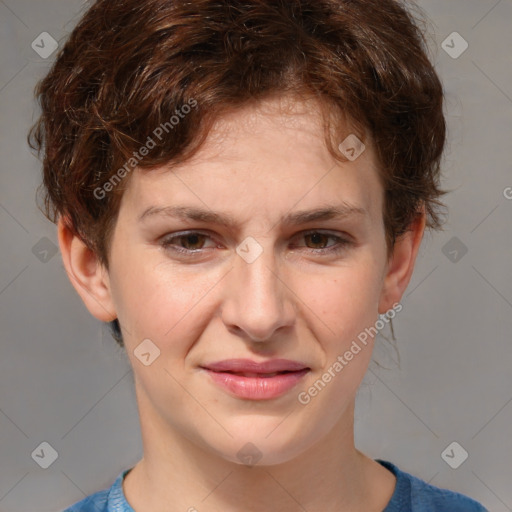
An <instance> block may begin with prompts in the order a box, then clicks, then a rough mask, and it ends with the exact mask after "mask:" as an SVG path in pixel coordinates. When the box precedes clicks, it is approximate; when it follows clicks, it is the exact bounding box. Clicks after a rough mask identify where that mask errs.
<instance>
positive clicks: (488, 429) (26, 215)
mask: <svg viewBox="0 0 512 512" xmlns="http://www.w3.org/2000/svg"><path fill="white" fill-rule="evenodd" d="M420 5H421V6H422V7H423V8H424V9H425V11H426V13H427V14H428V16H429V17H430V19H431V22H432V25H431V32H432V52H433V58H434V60H435V62H436V65H437V69H438V70H439V73H440V75H441V77H442V80H443V82H444V86H445V90H446V98H447V104H446V113H447V119H448V123H449V144H448V148H447V153H446V157H445V162H444V173H445V181H444V186H445V188H449V189H453V192H452V193H451V194H449V195H448V196H446V202H447V204H448V207H449V218H448V222H447V224H446V226H445V230H444V232H440V233H437V234H436V233H434V234H433V235H432V236H430V235H428V236H426V238H425V239H424V241H423V244H422V248H421V251H420V255H419V259H418V263H417V267H416V271H415V274H414V276H413V278H412V281H411V283H410V285H409V287H408V289H407V291H406V293H405V295H404V298H403V301H402V303H403V306H404V308H403V310H402V311H401V312H400V313H399V314H398V316H397V317H396V320H395V323H394V325H395V332H396V335H397V339H398V341H397V347H398V350H399V352H400V356H401V364H400V366H398V364H397V363H396V362H395V359H396V354H395V352H394V351H393V349H392V348H391V346H390V345H389V344H388V343H387V342H386V340H384V339H383V338H382V337H379V340H380V341H379V344H378V348H377V349H376V353H375V359H376V360H377V361H378V362H380V364H381V365H384V366H386V368H387V369H381V368H379V367H378V366H377V365H376V364H374V363H372V364H371V367H370V370H369V372H368V374H367V376H366V377H365V381H364V383H363V385H362V387H361V389H360V392H359V395H358V404H357V410H356V443H357V446H358V448H359V449H361V450H362V451H364V452H365V453H367V454H368V455H369V456H371V457H373V458H382V459H387V460H390V461H392V462H394V463H395V464H397V465H398V466H399V467H400V468H401V469H403V470H405V471H408V472H411V473H413V474H415V475H416V476H418V477H420V478H422V479H424V480H427V481H429V482H431V483H432V484H434V485H437V486H439V487H447V488H450V489H453V490H456V491H459V492H462V493H464V494H467V495H469V496H472V497H474V498H475V499H477V500H479V501H481V502H482V503H483V504H484V505H485V506H486V507H488V508H489V510H491V511H493V512H502V511H510V510H512V486H511V485H510V484H511V483H512V463H511V457H512V437H511V434H510V433H511V428H510V425H511V423H512V403H511V402H512V370H511V363H512V348H511V344H510V341H511V338H512V270H511V263H512V258H511V255H512V243H511V240H512V227H511V220H512V200H511V199H507V197H506V196H508V197H509V198H512V189H510V188H507V187H512V172H511V171H512V149H511V148H512V139H511V128H512V60H511V55H512V53H511V49H512V35H511V34H512V30H511V28H512V26H511V25H512V0H500V1H497V0H448V1H447V0H424V1H422V2H420ZM84 6H85V4H84V3H83V2H80V1H78V0H68V1H63V0H37V1H36V0H0V45H1V46H0V130H1V138H0V154H1V160H0V162H1V175H0V176H1V178H0V179H1V186H0V225H1V240H2V242H1V257H0V308H1V309H0V322H1V324H0V325H1V331H0V333H1V334H0V335H1V338H0V343H1V345H0V348H1V353H0V511H2V512H21V511H22V512H34V511H38V512H45V511H57V510H61V509H63V508H64V507H65V506H67V505H70V504H71V503H73V502H75V501H77V500H79V499H81V498H83V497H84V496H85V495H88V494H90V493H92V492H94V491H97V490H100V489H103V488H106V487H108V486H110V485H111V484H112V483H113V480H114V478H115V477H116V476H117V474H118V473H119V472H120V471H121V470H122V469H124V468H128V467H131V466H133V465H134V464H135V463H136V462H137V461H138V460H139V458H140V457H141V456H142V448H141V441H140V430H139V423H138V416H137V409H136V403H135V394H134V389H133V383H132V374H131V370H130V367H129V364H128V360H127V358H126V356H125V354H124V352H123V351H122V350H121V349H119V348H118V347H117V346H116V344H115V342H114V340H113V339H111V338H110V335H109V333H108V332H107V331H106V329H105V328H104V327H102V326H101V325H100V324H99V323H98V322H97V321H96V320H95V319H94V318H93V317H91V316H90V315H89V313H88V312H87V310H86V309H85V307H84V306H83V304H82V302H81V300H80V299H79V297H78V295H77V294H76V293H75V291H74V289H73V288H72V286H71V284H70V283H69V282H68V280H67V277H66V275H65V272H64V269H63V266H62V262H61V259H60V256H59V254H58V253H57V254H54V253H53V252H52V249H55V248H56V247H55V246H56V244H57V238H56V229H55V227H54V226H53V225H52V224H51V223H50V222H48V221H47V220H46V219H45V218H44V217H43V216H42V214H41V213H40V212H39V210H38V209H37V207H36V205H35V189H36V187H37V185H38V184H39V182H40V164H39V162H38V161H37V160H36V159H35V158H34V156H33V155H32V154H31V153H30V151H29V149H28V147H27V145H26V142H25V138H26V133H27V130H28V128H29V126H30V124H31V123H32V122H33V121H34V120H35V117H36V115H37V111H36V109H35V106H34V101H33V99H32V98H33V95H32V92H33V87H34V85H35V83H36V81H37V79H38V78H40V77H41V76H43V74H44V73H45V71H46V70H47V69H48V66H49V64H50V62H51V60H52V57H53V56H50V57H49V58H46V59H44V58H42V57H40V56H39V55H38V54H37V53H36V52H35V51H34V50H33V49H32V47H31V43H32V41H34V40H36V38H38V36H39V34H41V33H42V32H43V31H46V32H49V33H50V34H51V35H52V36H53V37H54V38H55V39H56V40H58V41H62V39H63V38H64V37H65V36H66V34H67V33H69V31H70V30H71V29H72V27H73V26H74V24H75V23H76V21H77V19H78V17H79V15H80V10H81V9H82V8H84ZM454 31H456V32H458V33H459V34H460V35H461V36H462V37H463V38H464V39H465V40H466V41H467V42H468V44H469V47H468V49H467V50H466V51H465V52H464V53H463V54H462V55H460V56H459V57H458V58H452V57H450V56H449V55H448V54H447V53H446V51H445V50H444V49H443V46H442V43H443V41H444V40H445V39H446V38H447V37H448V36H449V35H450V34H451V33H452V32H454ZM452 41H453V42H452ZM447 44H449V45H450V46H454V49H455V50H457V49H458V48H460V44H459V42H457V41H456V40H453V38H452V39H448V42H447ZM454 237H456V238H455V239H454ZM464 247H465V248H467V253H465V254H464ZM45 251H46V252H45ZM384 334H385V335H388V336H389V330H388V331H385V332H384ZM453 441H456V442H457V443H459V444H460V445H461V446H462V447H463V448H464V449H465V450H466V451H467V452H468V454H469V457H468V458H467V460H465V462H464V463H463V464H461V465H460V466H459V467H458V468H457V469H452V468H451V467H450V466H449V465H448V464H447V463H446V462H445V460H443V458H442V456H441V454H442V452H443V451H444V450H445V448H446V447H447V446H448V445H450V443H452V442H453ZM42 442H47V443H49V444H50V445H51V446H52V447H53V448H54V449H55V450H56V451H57V452H58V458H57V459H56V460H55V462H54V463H53V464H51V465H50V466H49V467H48V468H47V469H43V468H41V467H40V466H39V465H38V464H37V463H36V462H35V460H34V459H33V458H32V456H31V454H32V453H33V452H34V450H36V448H38V447H39V445H40V444H41V443H42ZM39 451H40V449H39ZM48 453H49V452H48V450H46V454H48ZM460 453H461V450H460V448H458V447H456V449H455V450H454V451H453V452H449V455H450V456H451V459H450V460H452V461H457V460H459V457H460ZM45 456H48V455H45Z"/></svg>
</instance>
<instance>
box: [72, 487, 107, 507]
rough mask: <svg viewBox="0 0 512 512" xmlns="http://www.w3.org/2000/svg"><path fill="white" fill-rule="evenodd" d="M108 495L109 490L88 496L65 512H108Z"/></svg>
mask: <svg viewBox="0 0 512 512" xmlns="http://www.w3.org/2000/svg"><path fill="white" fill-rule="evenodd" d="M108 494H109V491H108V490H104V491H99V492H96V493H94V494H91V495H90V496H87V498H84V499H83V500H81V501H78V502H77V503H75V504H74V505H71V507H69V508H67V509H66V510H64V512H87V511H89V510H91V511H92V510H94V512H107V511H108V508H107V503H108Z"/></svg>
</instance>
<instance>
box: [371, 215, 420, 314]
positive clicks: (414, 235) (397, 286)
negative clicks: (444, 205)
mask: <svg viewBox="0 0 512 512" xmlns="http://www.w3.org/2000/svg"><path fill="white" fill-rule="evenodd" d="M425 224H426V214H425V209H424V208H423V209H422V210H421V212H420V213H419V214H418V215H417V217H416V219H415V220H414V221H413V222H412V223H411V225H410V227H409V230H408V231H407V232H406V233H404V234H403V235H402V236H400V237H399V238H398V239H397V240H396V242H395V246H394V248H393V253H392V255H391V257H390V259H389V262H388V267H387V273H386V276H385V278H384V282H383V287H382V292H381V297H380V301H379V314H383V313H385V312H386V311H389V310H390V309H391V308H392V307H393V305H394V304H395V303H398V302H400V300H401V299H402V295H403V294H404V292H405V290H406V288H407V286H408V284H409V281H410V280H411V276H412V273H413V270H414V265H415V262H416V256H417V255H418V251H419V248H420V245H421V241H422V239H423V233H424V231H425Z"/></svg>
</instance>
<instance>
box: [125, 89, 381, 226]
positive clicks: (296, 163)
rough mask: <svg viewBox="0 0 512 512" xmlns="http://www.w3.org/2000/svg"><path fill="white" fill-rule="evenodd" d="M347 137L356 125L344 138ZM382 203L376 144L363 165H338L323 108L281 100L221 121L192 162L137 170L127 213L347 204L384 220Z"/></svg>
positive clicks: (279, 213) (359, 162)
mask: <svg viewBox="0 0 512 512" xmlns="http://www.w3.org/2000/svg"><path fill="white" fill-rule="evenodd" d="M347 134H350V127H349V126H346V127H345V130H344V133H343V134H342V135H340V138H341V137H346V136H347ZM334 142H335V141H334ZM341 142H342V140H340V143H341ZM382 196H383V191H382V189H381V185H380V180H379V177H378V170H377V167H376V164H375V155H374V151H373V149H372V147H371V142H370V141H368V143H367V144H366V149H365V150H364V152H363V153H362V154H361V155H360V156H359V157H358V158H357V159H356V160H355V161H345V162H342V161H337V160H336V159H334V158H333V156H332V155H331V154H330V153H329V151H328V149H327V146H326V140H325V132H324V119H323V117H322V115H321V111H320V108H319V105H318V103H316V102H315V101H297V100H293V99H289V98H276V99H273V100H267V101H265V102H262V103H260V104H257V105H251V106H246V107H243V108H240V109H237V110H236V111H232V112H230V113H228V114H225V115H223V116H221V117H219V118H218V119H217V120H216V122H215V123H214V125H213V127H212V129H211V131H210V132H209V134H208V137H207V138H206V140H205V142H204V144H203V145H202V147H201V148H200V149H199V151H198V152H197V153H196V154H195V155H194V156H193V157H192V158H191V159H189V160H187V161H186V162H182V163H180V164H179V165H174V166H173V165H172V164H171V165H165V166H162V167H161V168H158V169H153V170H151V171H147V170H141V169H136V170H135V172H134V174H133V176H132V179H131V180H130V184H129V186H128V187H127V190H126V192H125V194H124V197H123V201H122V205H121V207H123V203H125V205H130V206H131V207H130V210H131V211H133V212H135V211H136V212H137V214H138V216H139V217H140V215H141V214H142V213H144V211H146V210H148V208H151V207H156V208H162V207H167V206H172V205H176V204H179V205H185V204H186V205H189V206H197V207H201V208H202V209H210V210H214V211H225V212H226V211H229V210H233V212H236V211H239V212H247V211H248V210H249V209H250V210H251V212H252V214H253V215H255V214H257V213H261V214H262V215H266V216H267V217H269V218H270V217H271V212H275V213H276V214H277V215H276V216H277V217H279V218H283V217H284V216H283V213H284V211H285V210H288V211H290V210H291V209H292V208H293V207H294V206H296V209H297V210H305V209H307V208H312V207H317V206H318V205H319V204H322V205H325V204H331V205H332V204H341V203H344V204H345V205H346V204H350V205H353V206H354V207H356V208H361V209H365V210H367V212H368V214H369V216H370V217H375V219H378V218H379V216H380V214H381V211H382ZM237 209H238V210H237Z"/></svg>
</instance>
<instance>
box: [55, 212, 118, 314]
mask: <svg viewBox="0 0 512 512" xmlns="http://www.w3.org/2000/svg"><path fill="white" fill-rule="evenodd" d="M57 231H58V240H59V247H60V251H61V255H62V261H63V264H64V268H65V269H66V273H67V275H68V277H69V280H70V281H71V284H72V285H73V287H74V288H75V290H76V291H77V293H78V295H80V297H81V298H82V300H83V302H84V304H85V306H86V307H87V309H88V310H89V312H90V313H91V314H92V315H93V316H94V317H95V318H97V319H98V320H101V321H102V322H110V321H112V320H115V318H117V315H116V312H115V308H114V304H113V302H112V295H111V291H110V280H109V276H108V271H107V270H106V269H105V267H104V265H102V264H101V263H100V261H99V259H98V257H97V255H96V254H95V253H94V252H93V251H92V250H91V249H89V248H88V247H87V246H86V244H85V243H84V242H83V241H82V240H81V239H80V237H78V235H77V234H76V233H74V232H73V230H72V229H71V228H70V227H69V225H68V224H67V223H66V222H65V220H64V219H63V217H60V218H59V220H58V223H57Z"/></svg>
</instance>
